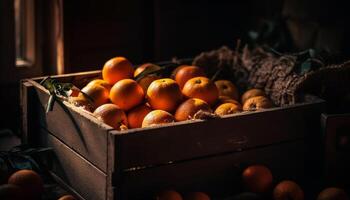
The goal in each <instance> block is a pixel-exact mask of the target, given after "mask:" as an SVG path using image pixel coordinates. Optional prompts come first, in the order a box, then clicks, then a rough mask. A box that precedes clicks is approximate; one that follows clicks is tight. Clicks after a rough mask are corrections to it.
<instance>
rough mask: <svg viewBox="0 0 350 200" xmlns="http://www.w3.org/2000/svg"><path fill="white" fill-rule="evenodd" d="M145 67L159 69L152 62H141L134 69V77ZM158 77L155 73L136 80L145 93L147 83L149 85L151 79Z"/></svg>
mask: <svg viewBox="0 0 350 200" xmlns="http://www.w3.org/2000/svg"><path fill="white" fill-rule="evenodd" d="M146 69H152V70H159V69H160V67H159V66H158V65H155V64H152V63H146V64H143V65H141V66H140V67H138V68H137V69H136V70H135V73H134V77H136V76H137V75H139V74H140V73H141V72H143V71H144V70H146ZM160 78H161V77H160V76H158V75H156V74H150V75H147V76H145V77H143V78H141V79H140V80H138V81H137V83H138V84H139V85H140V86H141V87H142V89H143V91H144V92H145V93H146V92H147V89H148V87H149V85H151V83H152V82H153V81H155V80H158V79H160Z"/></svg>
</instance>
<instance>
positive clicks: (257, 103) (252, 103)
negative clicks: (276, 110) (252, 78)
mask: <svg viewBox="0 0 350 200" xmlns="http://www.w3.org/2000/svg"><path fill="white" fill-rule="evenodd" d="M272 107H273V104H272V102H271V101H270V99H268V98H267V97H264V96H256V97H252V98H249V99H248V100H247V101H245V102H244V104H243V110H244V111H253V110H259V109H266V108H272Z"/></svg>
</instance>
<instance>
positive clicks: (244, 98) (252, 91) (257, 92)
mask: <svg viewBox="0 0 350 200" xmlns="http://www.w3.org/2000/svg"><path fill="white" fill-rule="evenodd" d="M257 96H266V94H265V92H264V91H263V90H260V89H250V90H247V91H246V92H244V93H243V95H242V97H241V102H242V104H244V103H245V102H246V101H247V100H248V99H250V98H252V97H257Z"/></svg>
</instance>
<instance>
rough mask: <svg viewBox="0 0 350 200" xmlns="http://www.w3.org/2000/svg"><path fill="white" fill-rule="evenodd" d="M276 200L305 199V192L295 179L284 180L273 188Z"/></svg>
mask: <svg viewBox="0 0 350 200" xmlns="http://www.w3.org/2000/svg"><path fill="white" fill-rule="evenodd" d="M273 199H274V200H284V199H290V200H304V192H303V190H302V189H301V188H300V186H299V185H298V184H296V183H295V182H293V181H289V180H286V181H282V182H280V183H279V184H278V185H277V186H276V187H275V189H274V190H273Z"/></svg>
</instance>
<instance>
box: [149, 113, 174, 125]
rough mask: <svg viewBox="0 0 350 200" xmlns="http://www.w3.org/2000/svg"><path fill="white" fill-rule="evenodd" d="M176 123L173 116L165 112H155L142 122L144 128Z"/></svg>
mask: <svg viewBox="0 0 350 200" xmlns="http://www.w3.org/2000/svg"><path fill="white" fill-rule="evenodd" d="M172 122H175V118H174V116H173V115H172V114H170V113H168V112H166V111H164V110H153V111H151V112H150V113H148V114H147V115H146V116H145V118H144V119H143V121H142V127H149V126H156V125H162V124H168V123H172Z"/></svg>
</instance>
